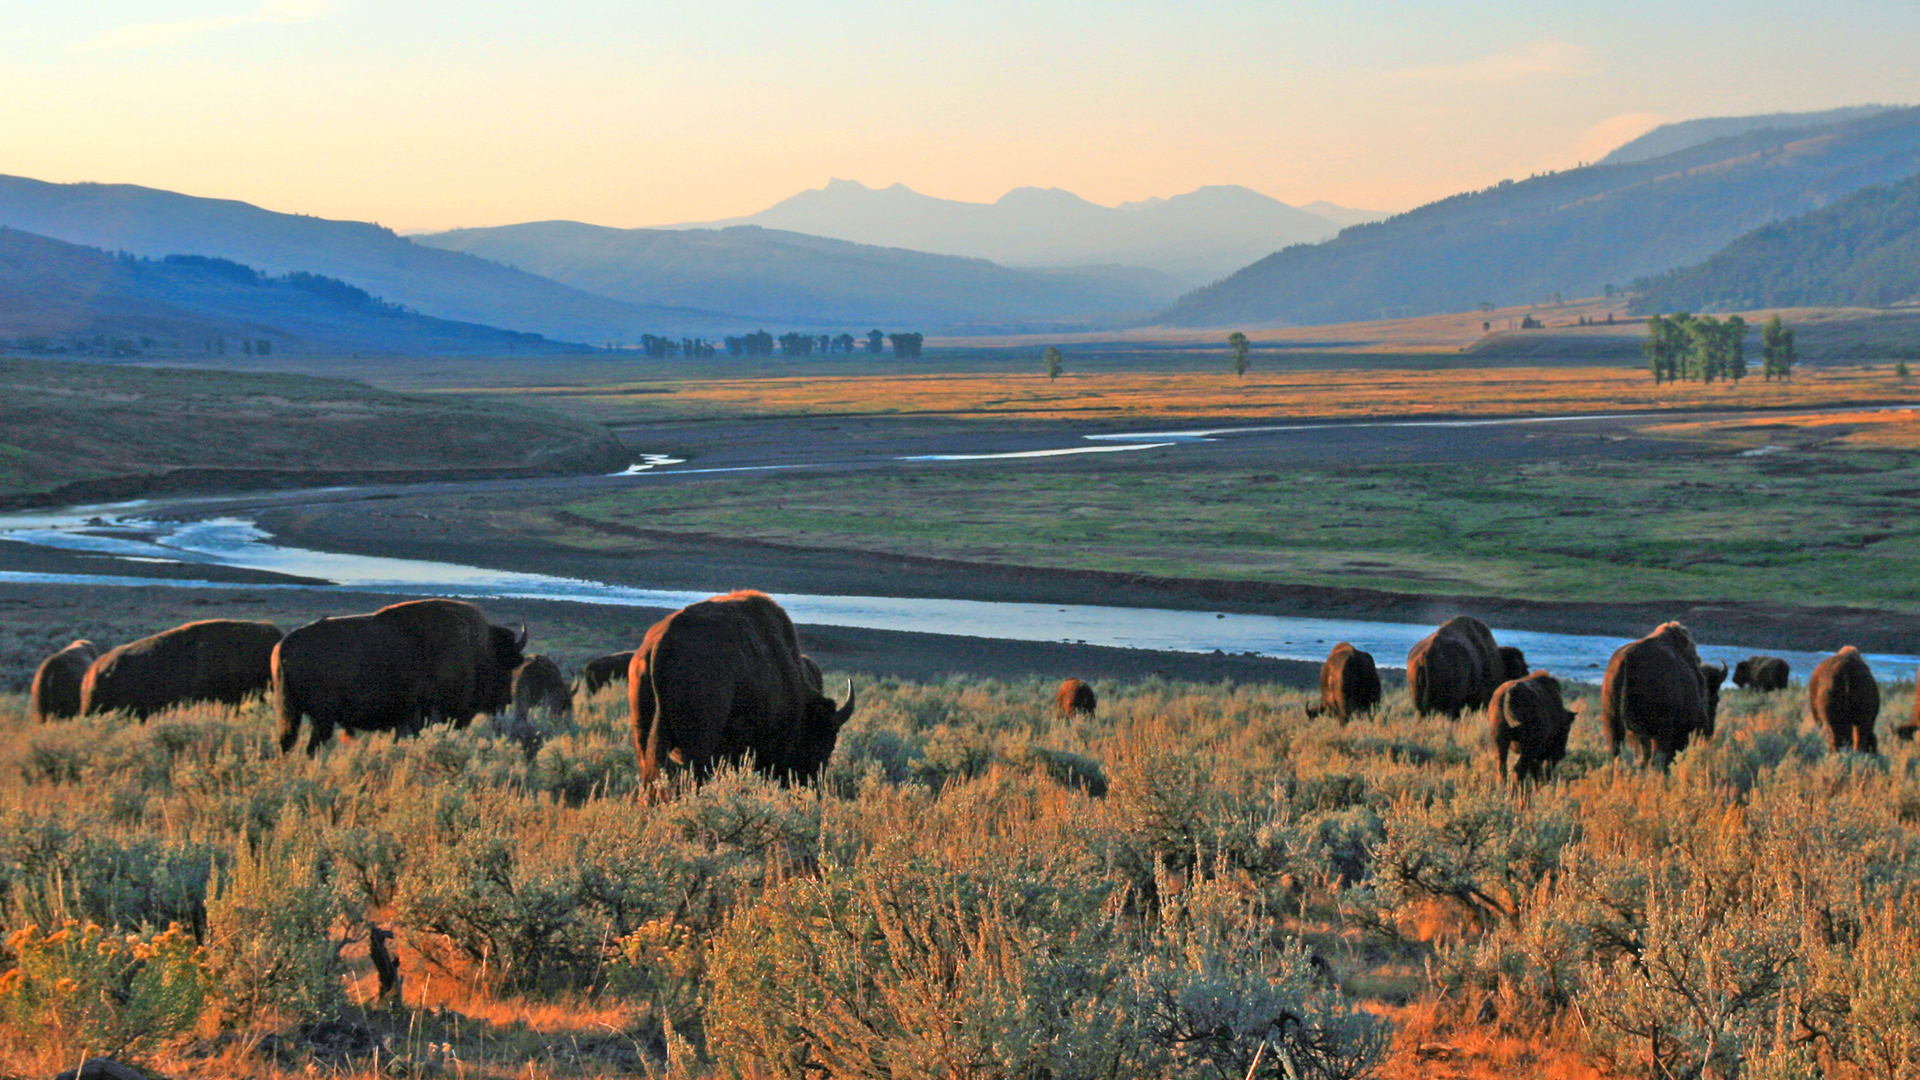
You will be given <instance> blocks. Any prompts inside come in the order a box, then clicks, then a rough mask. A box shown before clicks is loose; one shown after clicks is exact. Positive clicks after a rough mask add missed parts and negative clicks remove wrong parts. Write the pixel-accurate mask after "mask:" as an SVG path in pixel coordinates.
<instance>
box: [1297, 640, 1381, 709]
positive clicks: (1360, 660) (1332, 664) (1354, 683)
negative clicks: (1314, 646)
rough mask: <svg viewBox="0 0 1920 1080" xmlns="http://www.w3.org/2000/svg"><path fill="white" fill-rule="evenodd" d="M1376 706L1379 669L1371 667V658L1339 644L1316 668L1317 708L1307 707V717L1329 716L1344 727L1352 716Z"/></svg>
mask: <svg viewBox="0 0 1920 1080" xmlns="http://www.w3.org/2000/svg"><path fill="white" fill-rule="evenodd" d="M1378 704H1380V669H1378V668H1376V667H1374V666H1373V654H1372V653H1369V652H1364V651H1362V650H1360V649H1356V648H1354V647H1353V645H1352V644H1351V643H1349V642H1345V641H1343V642H1341V643H1340V644H1338V645H1335V646H1334V647H1333V651H1332V652H1330V653H1328V654H1327V659H1326V662H1325V663H1323V664H1321V665H1320V704H1318V705H1309V706H1307V715H1308V716H1319V715H1321V714H1323V713H1331V714H1332V715H1334V716H1337V717H1339V718H1340V723H1341V724H1342V725H1345V724H1346V722H1347V718H1348V717H1350V716H1352V715H1353V714H1354V713H1362V712H1367V711H1369V710H1371V709H1372V708H1373V707H1374V706H1376V705H1378Z"/></svg>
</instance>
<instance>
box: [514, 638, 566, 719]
mask: <svg viewBox="0 0 1920 1080" xmlns="http://www.w3.org/2000/svg"><path fill="white" fill-rule="evenodd" d="M535 709H545V710H546V711H547V713H548V714H549V715H551V716H572V715H573V690H572V688H570V687H569V686H568V685H567V679H566V676H564V675H562V674H560V665H559V664H556V663H554V662H553V658H552V657H550V656H547V655H545V654H543V653H534V654H533V655H532V656H529V657H527V659H526V660H525V661H524V662H523V663H522V664H521V665H520V666H519V667H517V668H515V669H514V670H513V714H514V715H515V716H517V717H525V716H527V715H529V714H531V713H532V712H533V710H535Z"/></svg>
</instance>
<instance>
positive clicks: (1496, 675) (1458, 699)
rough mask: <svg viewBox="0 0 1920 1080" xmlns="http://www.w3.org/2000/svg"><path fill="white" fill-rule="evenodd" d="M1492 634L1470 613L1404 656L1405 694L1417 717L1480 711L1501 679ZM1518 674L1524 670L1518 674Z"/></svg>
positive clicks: (1423, 640) (1434, 633)
mask: <svg viewBox="0 0 1920 1080" xmlns="http://www.w3.org/2000/svg"><path fill="white" fill-rule="evenodd" d="M1504 670H1505V669H1504V668H1503V666H1502V661H1501V658H1500V647H1499V646H1498V645H1495V644H1494V642H1493V631H1491V630H1489V629H1487V624H1486V623H1483V622H1481V621H1480V620H1479V619H1476V618H1474V617H1472V616H1471V615H1461V616H1459V617H1457V618H1453V619H1448V620H1447V621H1446V622H1444V623H1442V624H1441V625H1440V628H1439V629H1437V630H1435V631H1434V632H1433V633H1431V634H1428V635H1427V636H1426V637H1424V638H1422V639H1420V642H1419V643H1418V644H1416V645H1415V646H1414V647H1413V650H1412V651H1411V652H1409V653H1407V691H1408V693H1409V695H1410V696H1411V697H1412V698H1413V709H1414V711H1415V712H1417V713H1419V714H1420V715H1421V716H1425V715H1427V714H1428V713H1437V712H1438V713H1446V714H1447V715H1448V716H1450V717H1453V718H1454V719H1456V720H1457V719H1459V717H1460V712H1461V710H1463V709H1478V708H1483V707H1484V706H1485V705H1486V704H1487V699H1488V698H1490V697H1492V696H1493V688H1494V687H1496V686H1499V685H1500V684H1501V683H1502V682H1504V681H1505V679H1504V678H1503V677H1502V673H1503V671H1504ZM1522 674H1524V672H1523V673H1522Z"/></svg>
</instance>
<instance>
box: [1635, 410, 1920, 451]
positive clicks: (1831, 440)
mask: <svg viewBox="0 0 1920 1080" xmlns="http://www.w3.org/2000/svg"><path fill="white" fill-rule="evenodd" d="M1641 430H1642V431H1644V432H1645V433H1647V434H1650V435H1658V436H1667V437H1673V438H1681V439H1687V440H1690V441H1700V442H1708V443H1713V444H1716V445H1720V446H1727V447H1738V448H1741V449H1755V450H1757V449H1761V448H1764V447H1768V446H1780V445H1781V444H1782V443H1785V442H1789V441H1791V442H1793V443H1796V444H1801V445H1805V444H1806V443H1808V442H1809V441H1818V442H1820V443H1822V444H1826V445H1833V444H1837V445H1840V446H1856V447H1874V448H1878V449H1885V450H1913V449H1920V412H1916V411H1915V410H1913V409H1910V408H1908V409H1862V410H1849V411H1841V412H1820V413H1800V414H1789V415H1784V416H1769V417H1767V418H1766V419H1765V420H1761V421H1755V420H1752V419H1740V420H1703V421H1689V422H1686V423H1678V424H1654V425H1651V426H1648V427H1645V428H1642V429H1641Z"/></svg>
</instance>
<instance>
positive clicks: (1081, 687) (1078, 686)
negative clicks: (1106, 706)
mask: <svg viewBox="0 0 1920 1080" xmlns="http://www.w3.org/2000/svg"><path fill="white" fill-rule="evenodd" d="M1099 707H1100V699H1099V698H1098V697H1096V696H1094V693H1093V687H1091V686H1088V685H1087V684H1086V683H1083V682H1081V681H1080V680H1079V679H1068V680H1067V681H1065V682H1063V683H1061V684H1060V689H1058V690H1055V691H1054V692H1053V715H1054V716H1056V717H1059V718H1060V719H1062V720H1066V719H1069V718H1071V717H1075V716H1092V715H1093V711H1094V710H1095V709H1097V708H1099Z"/></svg>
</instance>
